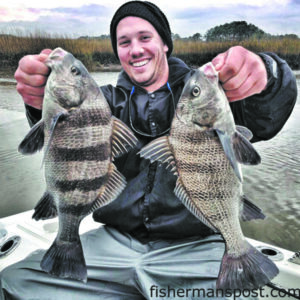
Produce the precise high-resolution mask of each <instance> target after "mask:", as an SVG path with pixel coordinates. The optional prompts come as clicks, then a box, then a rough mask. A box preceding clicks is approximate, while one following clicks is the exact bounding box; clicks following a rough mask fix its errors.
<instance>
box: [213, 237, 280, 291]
mask: <svg viewBox="0 0 300 300" xmlns="http://www.w3.org/2000/svg"><path fill="white" fill-rule="evenodd" d="M246 243H247V242H246ZM247 244H248V251H247V252H246V253H244V254H243V255H241V256H238V257H236V256H232V255H230V254H228V253H227V252H225V254H224V256H223V259H222V263H221V268H220V272H219V277H218V281H217V288H218V289H224V290H225V289H258V288H259V287H262V286H264V285H266V284H267V283H268V282H270V280H272V279H273V278H274V277H275V276H276V275H277V274H278V272H279V270H278V268H277V266H276V265H275V264H274V263H273V262H272V261H271V260H270V259H269V258H268V257H267V256H265V255H264V254H262V253H261V252H260V251H259V250H257V249H256V248H254V247H253V246H251V245H250V244H249V243H247Z"/></svg>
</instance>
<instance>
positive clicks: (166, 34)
mask: <svg viewBox="0 0 300 300" xmlns="http://www.w3.org/2000/svg"><path fill="white" fill-rule="evenodd" d="M129 16H132V17H139V18H142V19H144V20H146V21H148V22H149V23H151V24H152V26H153V27H154V28H155V29H156V31H157V33H158V34H159V35H160V37H161V39H162V41H163V42H164V43H165V44H166V45H167V46H168V48H169V50H168V52H167V57H169V56H170V55H171V53H172V51H173V42H172V37H171V29H170V25H169V22H168V20H167V18H166V16H165V15H164V13H163V12H162V11H161V10H160V9H159V8H158V7H157V6H156V5H155V4H153V3H151V2H148V1H129V2H126V3H125V4H123V5H122V6H120V7H119V9H118V10H117V11H116V13H115V15H114V16H113V18H112V20H111V23H110V38H111V44H112V47H113V50H114V53H115V55H116V57H117V58H118V51H117V32H116V31H117V26H118V24H119V22H120V21H121V20H122V19H124V18H126V17H129Z"/></svg>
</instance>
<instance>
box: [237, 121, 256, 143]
mask: <svg viewBox="0 0 300 300" xmlns="http://www.w3.org/2000/svg"><path fill="white" fill-rule="evenodd" d="M235 129H236V130H237V131H238V132H239V133H240V134H241V135H243V136H244V137H245V138H246V139H247V140H248V141H250V140H251V139H252V138H253V134H252V132H251V130H249V129H248V128H247V127H244V126H241V125H235Z"/></svg>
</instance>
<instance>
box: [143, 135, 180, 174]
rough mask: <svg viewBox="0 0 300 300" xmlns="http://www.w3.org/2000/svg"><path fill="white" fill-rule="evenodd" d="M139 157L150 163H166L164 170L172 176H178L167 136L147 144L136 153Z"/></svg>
mask: <svg viewBox="0 0 300 300" xmlns="http://www.w3.org/2000/svg"><path fill="white" fill-rule="evenodd" d="M138 154H140V156H141V157H143V158H146V159H149V160H150V161H151V163H153V162H155V161H157V162H159V163H161V164H164V163H167V166H166V169H167V170H169V171H171V172H172V173H173V174H174V175H178V173H177V168H176V163H175V157H174V155H173V152H172V150H171V146H170V144H169V138H168V136H162V137H160V138H158V139H155V140H154V141H152V142H150V143H149V144H147V145H146V146H145V147H143V148H142V149H141V150H140V152H138Z"/></svg>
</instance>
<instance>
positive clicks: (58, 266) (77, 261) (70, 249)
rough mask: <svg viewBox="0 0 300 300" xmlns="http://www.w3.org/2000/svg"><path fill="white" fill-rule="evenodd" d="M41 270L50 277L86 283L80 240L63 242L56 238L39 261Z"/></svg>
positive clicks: (85, 270)
mask: <svg viewBox="0 0 300 300" xmlns="http://www.w3.org/2000/svg"><path fill="white" fill-rule="evenodd" d="M41 268H42V270H44V271H45V272H47V273H49V274H51V275H54V276H57V277H60V278H72V279H76V280H79V281H83V282H85V283H86V282H87V269H86V264H85V259H84V256H83V250H82V245H81V242H80V239H79V238H78V239H76V240H75V241H73V242H65V241H60V240H59V239H58V238H56V239H55V241H54V242H53V244H52V245H51V247H50V248H49V249H48V250H47V252H46V253H45V255H44V257H43V259H42V261H41Z"/></svg>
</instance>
